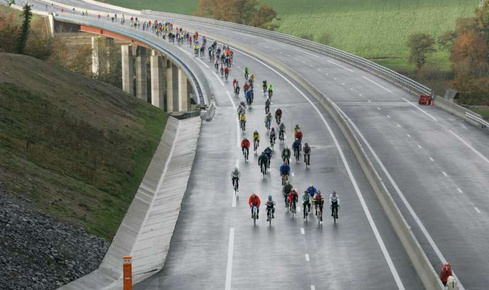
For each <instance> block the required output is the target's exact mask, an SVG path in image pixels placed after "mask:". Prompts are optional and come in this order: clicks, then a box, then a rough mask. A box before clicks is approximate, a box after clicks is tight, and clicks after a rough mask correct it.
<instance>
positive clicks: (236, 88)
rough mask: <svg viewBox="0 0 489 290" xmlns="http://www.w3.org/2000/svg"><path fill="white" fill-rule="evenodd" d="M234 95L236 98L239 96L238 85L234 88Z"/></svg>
mask: <svg viewBox="0 0 489 290" xmlns="http://www.w3.org/2000/svg"><path fill="white" fill-rule="evenodd" d="M234 94H235V95H236V97H237V96H239V84H238V85H237V86H236V87H234Z"/></svg>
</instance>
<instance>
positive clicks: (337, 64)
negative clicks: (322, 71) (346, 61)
mask: <svg viewBox="0 0 489 290" xmlns="http://www.w3.org/2000/svg"><path fill="white" fill-rule="evenodd" d="M328 62H329V63H332V64H334V65H336V66H339V67H341V68H343V69H346V70H347V71H349V72H353V70H351V69H349V68H347V67H344V66H342V65H341V64H339V63H336V62H333V61H330V60H328Z"/></svg>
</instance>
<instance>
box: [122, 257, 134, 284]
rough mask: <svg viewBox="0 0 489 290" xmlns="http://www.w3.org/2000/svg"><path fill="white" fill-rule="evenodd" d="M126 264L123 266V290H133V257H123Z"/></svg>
mask: <svg viewBox="0 0 489 290" xmlns="http://www.w3.org/2000/svg"><path fill="white" fill-rule="evenodd" d="M122 259H123V261H124V263H123V264H122V269H123V271H124V272H123V279H124V280H123V283H124V284H123V285H124V287H123V289H124V290H132V257H131V256H124V257H122Z"/></svg>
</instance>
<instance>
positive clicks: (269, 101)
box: [265, 98, 272, 114]
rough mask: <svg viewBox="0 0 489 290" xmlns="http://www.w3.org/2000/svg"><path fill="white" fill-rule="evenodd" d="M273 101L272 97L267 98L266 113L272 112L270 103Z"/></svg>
mask: <svg viewBox="0 0 489 290" xmlns="http://www.w3.org/2000/svg"><path fill="white" fill-rule="evenodd" d="M271 103H272V101H271V100H270V98H267V100H266V101H265V114H268V113H270V104H271Z"/></svg>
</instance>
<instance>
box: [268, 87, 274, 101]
mask: <svg viewBox="0 0 489 290" xmlns="http://www.w3.org/2000/svg"><path fill="white" fill-rule="evenodd" d="M272 96H273V91H270V90H269V91H268V97H269V98H270V101H271V100H272Z"/></svg>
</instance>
